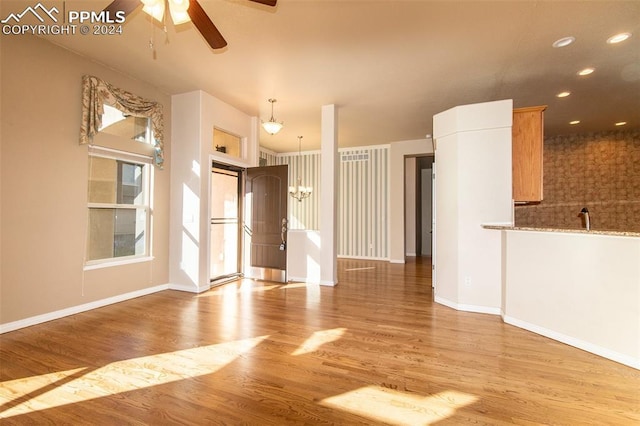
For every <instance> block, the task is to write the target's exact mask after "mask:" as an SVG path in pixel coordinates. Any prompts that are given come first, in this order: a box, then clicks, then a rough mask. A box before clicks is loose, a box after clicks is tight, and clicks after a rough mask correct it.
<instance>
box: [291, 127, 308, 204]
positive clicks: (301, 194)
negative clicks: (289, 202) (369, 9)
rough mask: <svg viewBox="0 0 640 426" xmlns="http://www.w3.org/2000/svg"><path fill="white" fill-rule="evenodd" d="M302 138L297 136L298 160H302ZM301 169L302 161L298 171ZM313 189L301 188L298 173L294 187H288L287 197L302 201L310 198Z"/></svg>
mask: <svg viewBox="0 0 640 426" xmlns="http://www.w3.org/2000/svg"><path fill="white" fill-rule="evenodd" d="M301 147H302V136H298V158H302V150H301ZM300 169H302V161H301V162H300V167H299V168H298V170H300ZM312 191H313V189H312V188H311V187H310V186H302V178H301V177H300V173H298V178H297V179H296V186H290V187H289V195H291V196H292V197H293V198H295V199H296V200H298V201H302V200H304V199H305V198H309V197H310V196H311V192H312Z"/></svg>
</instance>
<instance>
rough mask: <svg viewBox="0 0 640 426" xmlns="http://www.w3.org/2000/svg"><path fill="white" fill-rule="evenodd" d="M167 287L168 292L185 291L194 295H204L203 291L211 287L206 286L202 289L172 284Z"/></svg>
mask: <svg viewBox="0 0 640 426" xmlns="http://www.w3.org/2000/svg"><path fill="white" fill-rule="evenodd" d="M167 285H168V289H169V290H176V291H186V292H187V293H195V294H200V293H204V292H205V291H209V290H211V285H206V286H203V287H196V286H193V285H185V284H172V283H169V284H167Z"/></svg>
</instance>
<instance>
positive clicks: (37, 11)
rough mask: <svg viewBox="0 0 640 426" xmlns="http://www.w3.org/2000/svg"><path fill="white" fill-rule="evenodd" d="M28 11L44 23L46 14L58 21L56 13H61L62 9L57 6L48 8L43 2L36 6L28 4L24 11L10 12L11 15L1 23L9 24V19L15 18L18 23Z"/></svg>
mask: <svg viewBox="0 0 640 426" xmlns="http://www.w3.org/2000/svg"><path fill="white" fill-rule="evenodd" d="M28 13H31V14H32V15H33V16H35V17H36V18H37V19H38V20H39V21H40V22H42V23H44V18H43V16H45V15H46V16H48V17H49V18H50V19H51V20H52V21H53V22H56V23H57V22H58V18H57V17H56V15H57V14H58V13H60V11H59V10H58V8H56V7H55V6H54V7H52V8H51V9H49V10H48V9H47V8H46V7H44V6H43V5H42V3H38V4H36V5H35V6H34V7H31V6H28V7H27V8H26V9H25V10H23V11H22V13H10V14H9V16H7V17H6V18H4V19H3V20H2V21H0V23H3V24H7V23H9V21H12V20H13V21H14V23H16V24H17V23H19V22H20V20H21V19H22V18H23V17H24V16H25V15H26V14H28ZM54 13H55V15H54Z"/></svg>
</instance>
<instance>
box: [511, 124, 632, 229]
mask: <svg viewBox="0 0 640 426" xmlns="http://www.w3.org/2000/svg"><path fill="white" fill-rule="evenodd" d="M543 185H544V200H543V201H542V202H541V203H539V204H532V205H518V206H516V207H515V224H516V226H530V227H542V228H564V229H580V228H581V227H582V222H581V218H580V217H578V213H579V212H580V210H581V209H582V208H583V207H586V208H588V209H589V216H590V218H591V227H592V229H598V230H611V231H614V230H615V231H633V232H640V131H617V132H608V133H591V134H585V135H568V136H558V137H553V138H547V139H545V141H544V182H543Z"/></svg>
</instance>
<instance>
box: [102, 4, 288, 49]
mask: <svg viewBox="0 0 640 426" xmlns="http://www.w3.org/2000/svg"><path fill="white" fill-rule="evenodd" d="M249 1H252V2H254V3H260V4H264V5H267V6H275V5H276V3H277V0H249ZM140 4H142V5H143V8H142V11H143V12H145V13H146V14H148V15H150V16H151V17H152V18H153V19H155V20H156V21H158V22H160V23H165V22H166V21H165V10H166V8H167V5H168V6H169V14H170V15H171V20H172V21H173V24H174V25H180V24H184V23H185V22H189V21H191V22H193V25H194V26H195V27H196V29H197V30H198V31H199V32H200V34H202V37H204V39H205V40H206V41H207V43H208V44H209V46H211V48H212V49H222V48H223V47H225V46H226V45H227V41H226V40H225V39H224V37H222V34H221V33H220V31H218V29H217V28H216V26H215V25H214V24H213V22H212V21H211V19H210V18H209V16H208V15H207V12H205V10H204V9H203V8H202V6H200V3H198V0H113V1H112V2H111V3H110V4H109V5H108V6H107V7H106V8H105V9H104V11H105V12H107V13H109V14H110V15H111V14H115V13H116V12H124V14H125V16H126V15H128V14H129V13H131V12H133V11H134V10H135V9H136V8H137V7H138V6H140Z"/></svg>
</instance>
